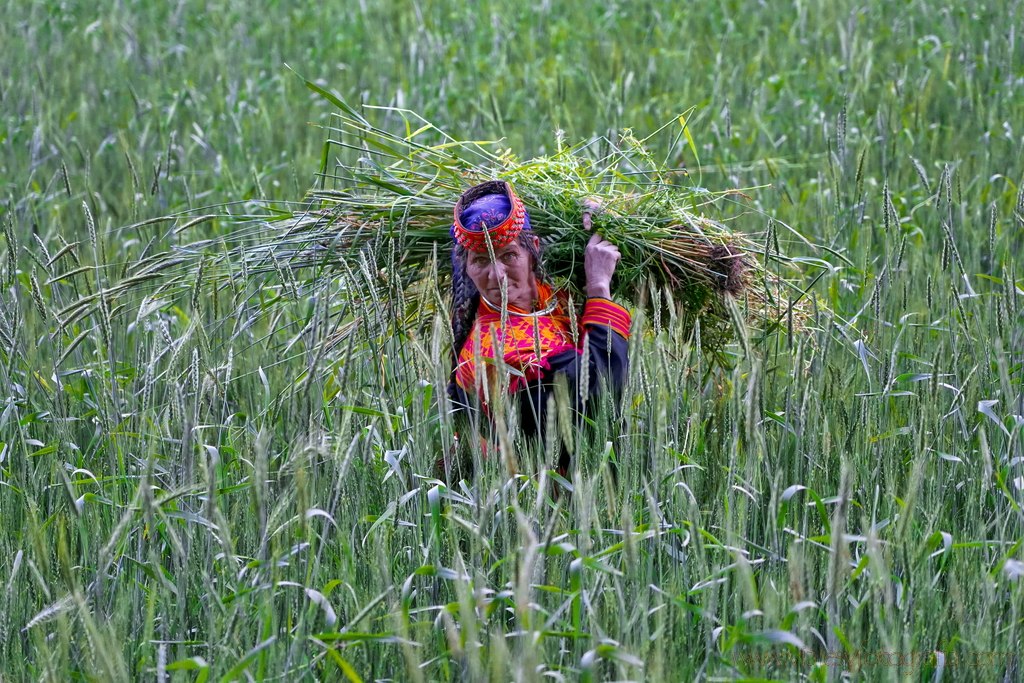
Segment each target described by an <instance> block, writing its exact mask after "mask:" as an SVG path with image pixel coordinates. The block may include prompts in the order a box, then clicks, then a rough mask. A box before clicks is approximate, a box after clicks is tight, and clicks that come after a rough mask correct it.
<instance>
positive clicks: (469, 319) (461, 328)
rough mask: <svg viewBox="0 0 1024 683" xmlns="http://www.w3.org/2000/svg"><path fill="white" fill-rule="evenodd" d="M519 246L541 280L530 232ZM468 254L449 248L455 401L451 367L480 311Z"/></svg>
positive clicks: (450, 387) (451, 391)
mask: <svg viewBox="0 0 1024 683" xmlns="http://www.w3.org/2000/svg"><path fill="white" fill-rule="evenodd" d="M516 240H517V241H518V242H519V246H520V247H522V248H523V250H524V251H525V252H526V253H527V254H529V255H530V257H531V258H532V260H533V275H534V277H536V278H537V280H538V281H543V280H544V267H543V264H542V263H541V250H540V245H539V243H538V241H537V240H535V239H534V235H533V233H532V232H522V233H520V234H519V236H518V237H517V238H516ZM467 261H468V251H467V250H466V248H465V247H463V246H462V245H461V244H458V243H456V244H455V245H454V246H453V247H452V308H451V310H452V372H451V375H450V376H449V378H448V396H449V397H450V398H451V399H453V400H454V399H455V398H456V385H455V367H456V366H457V365H458V362H459V352H460V351H462V347H463V346H464V345H465V343H466V340H467V339H469V334H470V332H472V331H473V324H474V323H475V322H476V311H477V308H479V307H480V292H479V291H477V288H476V285H475V284H473V280H472V279H470V277H469V274H468V273H467V272H466V262H467Z"/></svg>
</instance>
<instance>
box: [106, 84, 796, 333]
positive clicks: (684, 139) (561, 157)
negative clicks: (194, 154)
mask: <svg viewBox="0 0 1024 683" xmlns="http://www.w3.org/2000/svg"><path fill="white" fill-rule="evenodd" d="M309 86H310V87H311V88H312V89H313V90H315V91H317V92H319V93H320V94H321V95H323V96H324V97H327V98H328V99H329V100H330V101H331V102H333V103H334V104H335V105H336V106H337V107H338V108H339V110H340V112H339V113H337V114H335V115H334V118H333V120H332V125H331V126H329V127H328V131H329V138H328V140H327V142H326V143H325V145H324V152H323V158H322V166H321V169H320V174H319V182H318V183H317V187H316V188H314V189H313V190H311V191H310V193H309V194H308V196H307V197H306V198H305V199H304V200H303V202H302V203H301V205H299V206H298V207H297V208H296V207H292V208H290V209H288V210H287V211H285V212H281V211H278V212H277V213H271V214H269V215H265V216H263V217H262V218H260V219H258V220H253V219H252V217H251V216H250V217H248V218H247V221H246V223H245V227H243V228H241V229H238V230H235V231H233V232H230V233H229V234H228V235H226V236H223V237H221V238H220V239H219V240H217V241H216V242H212V241H209V240H207V241H202V242H196V243H193V244H190V245H185V246H181V247H178V248H176V249H175V250H174V251H172V252H167V253H164V254H160V255H156V256H153V257H150V258H149V259H147V260H145V261H143V262H140V263H139V264H137V265H136V267H134V268H131V269H129V272H128V275H129V277H128V278H127V279H126V280H125V281H124V283H123V284H125V285H128V284H133V285H134V284H137V283H139V282H149V281H150V280H152V279H153V278H154V277H156V276H157V274H160V276H161V277H166V279H165V280H164V281H163V284H162V285H161V290H164V291H166V289H167V288H169V287H173V286H179V287H185V286H187V287H189V288H191V289H193V292H194V293H193V297H195V296H196V292H198V289H199V287H200V286H201V285H202V284H203V283H206V284H213V283H215V282H216V281H218V280H219V281H221V282H223V281H224V280H226V279H230V280H231V281H233V282H235V283H237V282H238V281H240V280H241V281H246V280H249V279H251V278H253V277H254V276H260V275H262V276H264V277H270V278H277V277H278V276H279V279H280V280H281V282H279V283H278V285H279V286H280V291H281V292H285V291H287V290H288V289H289V287H290V289H291V291H292V292H293V293H297V292H298V291H299V288H297V287H295V286H294V283H296V282H299V281H301V278H297V277H296V274H297V273H300V272H303V271H305V272H313V273H316V276H315V277H314V279H315V280H316V281H317V282H319V283H320V285H319V287H321V288H322V287H323V283H324V282H325V281H330V282H331V284H330V285H329V286H330V287H333V288H337V287H338V286H339V284H340V286H342V287H344V288H346V289H348V290H349V295H350V296H351V291H352V290H353V289H360V290H362V291H363V292H364V293H365V296H366V297H367V299H366V300H369V298H370V297H372V298H373V300H374V301H375V302H376V303H378V304H379V303H380V297H381V296H382V295H381V293H380V291H376V292H370V291H368V289H373V288H374V287H375V286H376V285H381V284H386V285H387V287H385V288H384V289H386V290H388V291H390V292H391V293H392V294H393V293H394V292H396V291H397V292H401V293H403V294H400V296H401V297H402V298H403V299H408V301H403V302H402V304H401V306H398V307H394V306H392V307H390V308H391V310H392V311H393V312H394V311H398V315H397V316H396V322H395V323H394V324H392V325H391V326H390V327H391V329H392V331H393V330H394V328H395V327H396V326H397V327H399V328H401V327H402V326H403V325H407V324H409V321H410V320H411V319H412V318H416V319H418V320H420V321H422V320H425V319H426V317H424V316H423V315H422V313H423V311H422V310H419V309H421V308H423V307H424V306H427V307H431V306H433V304H434V303H436V302H437V299H438V297H436V296H434V297H430V296H416V293H417V292H425V291H426V290H427V289H428V288H426V287H423V286H418V285H422V284H423V283H425V282H427V281H430V282H431V283H433V282H435V281H437V282H438V283H439V284H440V285H441V286H442V288H443V286H444V282H445V279H446V277H447V276H448V275H450V261H449V259H448V257H447V253H448V251H449V250H450V248H451V244H452V240H451V237H450V234H449V230H450V228H451V224H452V210H453V206H454V204H455V202H456V200H457V199H458V197H459V195H460V194H461V193H462V192H463V191H464V190H466V189H467V188H468V187H470V186H471V185H473V184H476V183H478V182H481V181H483V180H488V179H501V180H507V181H509V182H511V183H512V185H513V186H514V187H515V189H516V192H517V194H518V195H519V196H520V197H521V198H522V200H523V202H524V204H525V205H526V207H527V210H528V211H529V214H530V220H531V224H532V226H533V229H534V231H535V233H537V234H538V235H539V236H540V238H541V242H542V245H543V247H544V256H543V258H544V266H545V269H546V271H547V275H548V277H549V278H550V279H551V280H552V281H553V283H554V284H555V285H556V286H558V287H564V288H566V289H568V291H569V292H570V294H571V295H574V296H575V300H577V301H581V300H582V298H583V297H582V296H581V293H580V292H581V289H582V284H583V260H582V254H583V247H584V245H585V243H586V242H587V240H588V239H589V237H590V233H589V232H588V231H587V230H586V229H585V228H584V227H583V220H582V214H583V211H584V207H585V204H587V203H589V204H590V205H591V206H592V205H593V204H594V202H595V201H596V203H597V204H599V205H600V210H599V211H598V212H597V213H596V214H594V216H593V227H594V229H595V230H597V231H599V232H600V233H601V234H602V235H603V236H604V237H605V238H606V239H608V240H609V241H611V242H612V243H614V244H615V245H616V246H617V247H618V248H619V250H620V252H621V254H622V258H621V261H620V263H619V266H618V269H617V271H616V276H615V280H614V283H613V285H614V289H615V292H614V293H615V295H616V296H618V297H622V298H624V299H626V300H628V301H631V302H633V303H634V304H640V305H646V306H647V307H649V308H650V307H657V308H659V309H660V308H663V307H665V306H666V305H667V306H669V307H671V308H672V310H673V312H674V313H679V312H681V313H682V315H684V316H685V317H687V318H688V322H689V324H690V325H691V328H692V329H695V330H698V331H699V334H700V337H701V342H702V344H703V347H704V348H705V349H706V350H708V351H710V352H712V353H717V352H720V351H721V350H722V348H723V347H724V345H725V344H726V343H727V341H728V340H729V339H730V338H732V337H733V333H734V331H735V329H736V328H737V326H739V327H746V326H748V325H749V326H750V327H751V328H753V329H756V330H761V331H770V330H771V329H773V328H775V327H776V326H778V325H779V324H780V323H783V324H789V325H792V324H793V323H794V320H795V321H796V323H797V324H799V319H800V317H801V313H802V311H803V310H804V308H805V307H804V306H803V304H802V302H801V300H802V299H803V296H804V294H805V292H806V290H803V291H800V290H798V289H797V288H796V287H795V286H794V285H792V283H791V282H790V281H789V280H787V279H785V278H783V277H781V276H780V275H779V273H778V268H777V266H781V265H783V264H784V263H785V262H786V261H787V260H788V259H786V258H785V257H784V256H783V255H782V254H781V253H779V251H778V248H777V242H778V240H777V239H776V240H774V242H775V245H776V248H775V249H774V250H771V249H768V248H766V246H765V245H763V244H758V242H757V241H755V240H754V239H753V238H752V237H751V236H749V235H743V234H740V233H739V232H736V231H733V230H730V229H729V228H728V227H727V225H726V224H724V223H723V222H720V221H716V220H713V219H712V218H711V217H709V215H708V214H710V213H712V212H716V211H717V210H718V204H719V203H720V202H722V201H723V200H725V199H726V198H728V197H731V196H734V195H742V194H743V193H742V191H741V190H736V189H730V190H725V191H720V192H711V191H708V190H705V189H703V188H699V187H696V186H694V185H692V184H690V180H689V177H688V176H687V175H686V172H685V171H684V170H679V169H672V168H668V167H667V166H666V165H665V164H660V163H658V162H656V161H655V159H654V157H653V156H652V154H651V152H650V151H649V146H650V145H649V143H650V140H651V139H652V137H653V134H652V136H649V137H648V138H645V139H644V140H638V139H636V138H635V137H633V136H632V134H631V133H630V132H629V131H626V132H625V134H624V135H623V136H622V137H621V139H620V140H618V141H617V142H616V143H612V142H611V141H609V140H607V139H605V138H600V139H596V140H592V141H590V142H589V143H587V144H581V145H575V146H569V145H565V144H563V143H562V141H561V140H560V139H559V140H558V145H557V149H556V150H555V152H554V153H553V154H551V155H549V156H544V157H540V158H534V159H529V160H521V159H519V158H518V157H516V156H515V155H514V154H513V153H512V152H511V151H509V150H506V149H501V148H500V147H499V146H498V145H497V144H495V143H488V142H467V141H459V140H457V139H455V138H454V137H452V136H451V135H449V134H447V133H445V132H444V131H443V130H441V129H440V128H438V127H436V126H434V125H432V124H430V123H429V122H427V121H425V120H424V119H423V118H422V117H420V116H418V115H417V114H415V113H414V112H411V111H408V110H404V109H396V108H392V107H369V106H365V107H363V110H364V111H366V112H368V113H371V112H376V113H377V114H379V115H381V116H382V117H383V118H386V119H388V120H389V121H388V124H387V126H378V125H375V124H374V123H372V122H371V121H370V119H369V118H367V116H364V115H363V114H362V113H360V112H358V111H356V110H355V109H353V108H352V107H350V106H348V105H347V104H345V103H344V102H343V101H341V100H339V99H337V98H336V97H334V96H332V95H330V94H329V93H327V92H325V91H323V90H322V89H320V88H319V87H318V86H316V85H314V84H309ZM388 127H391V128H398V127H401V128H402V131H401V132H400V133H396V132H393V131H391V130H388ZM658 133H660V134H664V135H667V136H671V140H670V142H669V144H668V148H669V149H670V150H672V149H674V148H676V147H677V146H679V145H681V144H687V145H688V146H689V147H690V148H691V149H692V150H693V152H694V153H696V149H695V148H694V145H693V141H692V138H691V137H690V135H689V133H688V131H687V130H686V127H685V120H684V119H683V117H679V119H678V120H673V121H671V122H669V124H666V125H665V126H663V127H662V128H661V129H659V130H658V131H656V134H658ZM673 133H674V134H673ZM204 218H205V217H204ZM236 218H237V217H236ZM200 220H201V219H194V220H192V221H189V222H188V223H186V224H185V225H184V226H182V228H189V227H191V226H192V225H194V224H196V223H198V222H199V221H200ZM179 230H180V229H179ZM763 241H764V244H767V243H769V242H771V241H772V240H771V237H770V235H766V236H765V238H764V240H763ZM211 247H215V248H216V250H215V251H214V250H211ZM324 274H326V275H327V277H326V278H325V277H323V276H324ZM311 281H313V280H305V282H311ZM289 282H290V283H292V284H291V285H289V284H288V283H289ZM115 289H117V288H115ZM306 291H308V290H306ZM321 291H323V290H321ZM435 291H436V290H435ZM651 293H655V294H654V296H650V294H651ZM385 296H386V294H385ZM410 302H411V305H410ZM410 308H413V309H416V311H415V312H413V313H412V314H409V310H410ZM379 310H380V307H379V306H378V311H379ZM347 315H348V321H349V322H350V323H351V322H352V321H355V320H357V319H364V316H361V314H359V313H352V312H351V311H350V312H349V313H348V314H347ZM352 327H353V325H351V324H349V325H346V329H352Z"/></svg>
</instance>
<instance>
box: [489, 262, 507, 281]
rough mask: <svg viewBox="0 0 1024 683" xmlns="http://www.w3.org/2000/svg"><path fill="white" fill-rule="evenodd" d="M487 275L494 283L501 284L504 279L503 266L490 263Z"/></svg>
mask: <svg viewBox="0 0 1024 683" xmlns="http://www.w3.org/2000/svg"><path fill="white" fill-rule="evenodd" d="M487 274H488V276H489V277H490V278H491V279H492V280H494V281H495V282H501V281H502V280H504V279H505V266H503V265H502V264H501V263H492V264H491V266H490V268H489V269H488V272H487Z"/></svg>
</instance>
